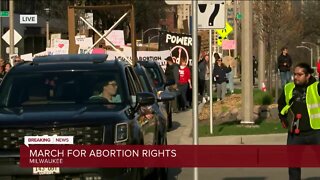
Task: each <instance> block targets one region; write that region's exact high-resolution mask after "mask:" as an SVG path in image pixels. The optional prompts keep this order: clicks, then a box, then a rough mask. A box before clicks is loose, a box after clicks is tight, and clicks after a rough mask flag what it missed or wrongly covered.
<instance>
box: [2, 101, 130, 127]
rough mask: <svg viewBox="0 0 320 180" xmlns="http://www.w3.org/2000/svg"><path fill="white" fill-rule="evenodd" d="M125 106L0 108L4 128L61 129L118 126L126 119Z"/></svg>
mask: <svg viewBox="0 0 320 180" xmlns="http://www.w3.org/2000/svg"><path fill="white" fill-rule="evenodd" d="M127 109H128V107H126V106H124V105H113V104H112V105H111V104H109V105H102V104H101V105H74V104H73V105H72V106H71V105H46V106H26V107H15V108H0V126H2V127H7V128H9V127H17V126H19V127H30V126H34V125H36V126H37V127H48V126H51V127H52V126H53V127H59V126H69V125H75V124H76V125H79V126H81V125H93V124H101V125H102V124H116V123H119V122H121V121H123V120H124V119H127V117H126V114H127V113H125V112H126V110H127Z"/></svg>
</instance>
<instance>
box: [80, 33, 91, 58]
mask: <svg viewBox="0 0 320 180" xmlns="http://www.w3.org/2000/svg"><path fill="white" fill-rule="evenodd" d="M92 45H93V40H92V37H87V38H84V39H83V41H80V44H79V50H78V54H85V53H86V51H87V49H89V48H90V47H91V46H92Z"/></svg>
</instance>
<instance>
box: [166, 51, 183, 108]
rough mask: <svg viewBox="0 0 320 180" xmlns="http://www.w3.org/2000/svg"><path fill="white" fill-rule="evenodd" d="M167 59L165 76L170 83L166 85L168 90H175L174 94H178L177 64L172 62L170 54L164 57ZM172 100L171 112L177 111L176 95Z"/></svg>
mask: <svg viewBox="0 0 320 180" xmlns="http://www.w3.org/2000/svg"><path fill="white" fill-rule="evenodd" d="M165 60H166V61H167V68H166V71H165V73H164V74H165V76H166V79H167V82H168V83H169V84H172V85H170V86H168V90H169V91H170V92H175V93H176V95H177V96H178V93H177V92H178V91H179V89H178V83H179V65H178V64H176V63H174V62H173V59H172V57H171V56H169V57H167V58H166V59H165ZM177 96H176V98H175V99H174V100H173V101H172V111H173V112H178V109H179V108H178V103H177V102H178V100H177V98H178V97H177Z"/></svg>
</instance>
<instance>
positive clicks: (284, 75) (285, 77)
mask: <svg viewBox="0 0 320 180" xmlns="http://www.w3.org/2000/svg"><path fill="white" fill-rule="evenodd" d="M280 79H281V87H282V88H284V86H285V85H286V84H287V83H289V82H290V81H291V72H290V71H284V72H280Z"/></svg>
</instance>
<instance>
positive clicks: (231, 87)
mask: <svg viewBox="0 0 320 180" xmlns="http://www.w3.org/2000/svg"><path fill="white" fill-rule="evenodd" d="M226 76H227V79H228V81H229V83H228V84H227V89H229V91H230V92H233V91H234V82H233V76H234V72H233V71H230V72H229V73H227V74H226Z"/></svg>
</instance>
